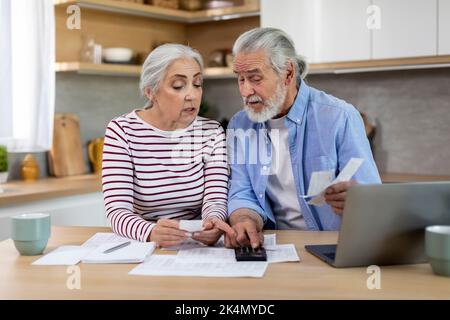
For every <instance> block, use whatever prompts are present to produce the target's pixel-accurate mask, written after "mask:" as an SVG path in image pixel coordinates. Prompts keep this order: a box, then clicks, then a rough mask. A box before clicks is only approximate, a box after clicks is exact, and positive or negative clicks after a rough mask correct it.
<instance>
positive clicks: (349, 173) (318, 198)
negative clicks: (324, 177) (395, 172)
mask: <svg viewBox="0 0 450 320" xmlns="http://www.w3.org/2000/svg"><path fill="white" fill-rule="evenodd" d="M363 162H364V159H362V158H351V159H350V160H349V161H348V162H347V164H346V165H345V167H344V169H342V171H341V172H340V173H339V175H338V176H337V177H336V179H334V180H333V181H331V182H330V183H328V184H325V183H323V184H322V185H325V186H324V187H322V190H321V191H320V192H319V194H317V195H315V196H314V198H313V199H311V200H310V201H308V204H312V205H315V206H323V205H324V204H326V202H325V197H324V195H325V190H326V189H327V188H328V187H329V186H331V185H333V184H335V183H338V182H344V181H350V179H351V178H352V177H353V176H354V175H355V173H356V171H358V169H359V167H360V166H361V164H362V163H363ZM310 196H312V195H310Z"/></svg>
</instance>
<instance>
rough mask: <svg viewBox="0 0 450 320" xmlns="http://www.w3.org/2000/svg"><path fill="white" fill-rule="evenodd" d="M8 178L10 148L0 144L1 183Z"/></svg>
mask: <svg viewBox="0 0 450 320" xmlns="http://www.w3.org/2000/svg"><path fill="white" fill-rule="evenodd" d="M6 180H8V150H7V149H6V147H5V146H0V183H5V182H6Z"/></svg>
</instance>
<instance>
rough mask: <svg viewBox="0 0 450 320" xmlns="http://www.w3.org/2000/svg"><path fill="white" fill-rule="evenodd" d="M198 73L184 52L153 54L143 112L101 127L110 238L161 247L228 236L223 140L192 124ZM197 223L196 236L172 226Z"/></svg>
mask: <svg viewBox="0 0 450 320" xmlns="http://www.w3.org/2000/svg"><path fill="white" fill-rule="evenodd" d="M202 69H203V61H202V58H201V56H200V54H199V53H198V52H197V51H194V50H193V49H191V48H189V47H187V46H183V45H179V44H165V45H162V46H160V47H158V48H156V49H155V50H154V51H152V52H151V53H150V55H149V56H148V57H147V59H146V60H145V62H144V65H143V68H142V73H141V81H140V90H141V92H142V94H143V95H144V96H145V97H146V98H147V99H148V101H147V104H146V106H145V107H144V108H142V109H135V110H133V111H131V112H130V113H127V114H124V115H122V116H119V117H117V118H115V119H113V120H112V121H111V122H110V123H109V124H108V127H107V129H106V134H105V143H104V150H103V194H104V201H105V208H106V215H107V217H108V220H109V221H110V223H111V226H112V229H113V231H114V232H115V233H117V234H119V235H121V236H125V237H128V238H131V239H135V240H139V241H154V242H156V243H157V245H158V246H161V247H167V246H174V245H178V244H180V243H181V242H183V241H184V240H186V239H187V238H188V237H192V238H193V239H194V240H198V241H201V242H203V243H205V244H207V245H212V244H214V243H215V242H216V241H217V240H218V239H219V237H220V236H221V235H222V233H223V232H227V233H228V234H230V235H231V236H233V234H234V232H233V230H232V229H231V228H230V226H228V224H227V223H226V222H225V220H226V217H227V212H226V210H227V208H226V207H227V189H228V167H227V161H226V142H225V134H224V131H223V129H222V127H221V126H220V124H219V123H218V122H216V121H213V120H209V119H206V118H202V117H199V116H197V114H198V111H199V107H200V102H201V97H202V81H203V79H202ZM200 218H201V219H203V230H202V231H200V232H196V233H194V234H190V233H188V232H187V231H185V230H180V228H179V222H178V220H182V219H183V220H186V219H200Z"/></svg>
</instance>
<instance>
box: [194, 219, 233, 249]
mask: <svg viewBox="0 0 450 320" xmlns="http://www.w3.org/2000/svg"><path fill="white" fill-rule="evenodd" d="M223 233H225V234H227V235H229V236H230V237H234V236H235V232H234V230H233V229H232V228H231V227H230V226H229V225H228V223H226V222H225V221H223V220H220V219H219V218H209V219H206V220H205V221H203V231H200V232H194V234H193V235H192V239H194V240H197V241H200V242H202V243H204V244H206V245H208V246H212V245H213V244H215V243H216V242H217V240H219V238H220V237H221V236H222V234H223Z"/></svg>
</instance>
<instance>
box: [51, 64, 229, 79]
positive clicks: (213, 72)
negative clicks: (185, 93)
mask: <svg viewBox="0 0 450 320" xmlns="http://www.w3.org/2000/svg"><path fill="white" fill-rule="evenodd" d="M55 71H56V72H76V73H78V74H89V75H109V76H132V77H138V76H139V75H140V74H141V66H139V65H122V64H108V63H102V64H94V63H85V62H57V63H56V64H55ZM234 77H235V75H234V73H233V70H231V69H230V68H206V69H205V70H204V78H205V79H226V78H234Z"/></svg>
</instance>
